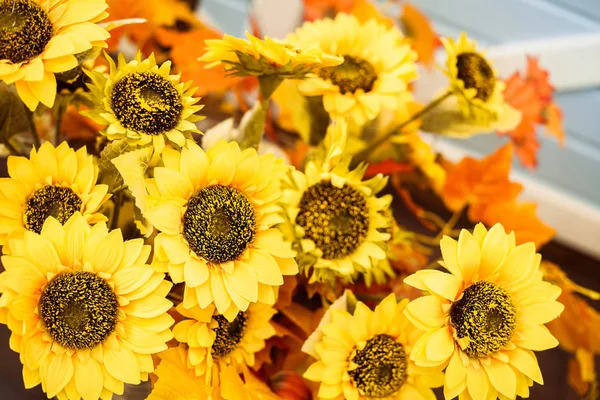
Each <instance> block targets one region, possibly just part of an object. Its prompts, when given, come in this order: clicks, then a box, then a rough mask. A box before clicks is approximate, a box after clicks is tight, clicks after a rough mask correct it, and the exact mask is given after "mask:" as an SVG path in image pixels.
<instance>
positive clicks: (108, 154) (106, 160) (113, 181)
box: [98, 139, 132, 191]
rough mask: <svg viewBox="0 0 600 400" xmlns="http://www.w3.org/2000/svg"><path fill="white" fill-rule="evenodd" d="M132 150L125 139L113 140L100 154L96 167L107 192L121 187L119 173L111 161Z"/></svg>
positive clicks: (121, 180)
mask: <svg viewBox="0 0 600 400" xmlns="http://www.w3.org/2000/svg"><path fill="white" fill-rule="evenodd" d="M131 149H132V147H131V146H129V144H128V143H127V140H126V139H121V140H115V141H114V142H111V143H109V144H108V145H107V146H106V147H105V148H104V150H102V152H101V153H100V160H99V161H98V167H99V168H100V172H101V173H102V179H101V181H102V183H105V184H107V185H108V187H109V191H112V190H113V189H114V188H117V187H119V186H122V185H123V178H122V177H121V174H119V171H118V170H117V168H116V167H115V165H114V164H113V163H112V160H113V159H115V158H117V157H119V156H120V155H121V154H124V153H127V152H128V151H130V150H131Z"/></svg>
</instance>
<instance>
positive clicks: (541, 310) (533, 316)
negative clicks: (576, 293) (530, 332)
mask: <svg viewBox="0 0 600 400" xmlns="http://www.w3.org/2000/svg"><path fill="white" fill-rule="evenodd" d="M564 309H565V306H564V305H562V304H561V303H559V302H557V301H553V300H535V301H532V302H528V303H527V304H523V303H521V304H520V306H519V308H518V309H517V321H519V322H518V323H519V325H521V326H524V327H526V326H530V325H542V324H545V323H547V322H550V321H552V320H553V319H555V318H556V317H558V316H559V315H560V313H562V312H563V310H564Z"/></svg>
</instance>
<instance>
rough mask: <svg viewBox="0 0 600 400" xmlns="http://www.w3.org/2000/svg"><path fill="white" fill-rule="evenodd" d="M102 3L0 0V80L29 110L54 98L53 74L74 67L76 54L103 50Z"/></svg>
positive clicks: (105, 34) (50, 103)
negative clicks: (99, 48) (15, 92)
mask: <svg viewBox="0 0 600 400" xmlns="http://www.w3.org/2000/svg"><path fill="white" fill-rule="evenodd" d="M107 7H108V6H107V4H106V0H89V1H86V2H85V3H82V2H81V1H80V0H50V1H47V0H45V1H42V0H0V80H2V81H4V82H6V83H9V84H10V83H14V84H15V86H16V88H17V92H18V93H19V97H21V99H22V100H23V102H24V103H25V104H26V105H27V107H28V108H29V109H30V110H31V111H33V110H35V109H36V107H37V105H38V104H39V103H40V102H42V103H43V104H45V105H46V106H48V107H52V106H53V104H54V98H55V97H56V78H55V76H54V74H55V73H60V72H65V71H68V70H71V69H73V68H75V67H77V65H78V61H77V58H76V57H75V55H76V54H79V53H82V52H85V51H87V50H89V49H91V48H92V47H93V46H98V47H106V43H105V40H106V39H108V38H109V37H110V35H109V34H108V32H107V31H106V30H105V29H104V28H101V27H100V26H98V25H96V24H95V23H96V22H98V21H101V20H102V19H104V18H106V16H107V15H108V14H107V13H106V12H105V11H104V10H105V9H106V8H107Z"/></svg>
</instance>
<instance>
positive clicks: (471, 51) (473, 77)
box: [441, 32, 518, 123]
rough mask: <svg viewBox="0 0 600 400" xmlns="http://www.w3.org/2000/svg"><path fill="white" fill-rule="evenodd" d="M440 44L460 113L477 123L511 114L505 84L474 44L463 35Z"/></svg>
mask: <svg viewBox="0 0 600 400" xmlns="http://www.w3.org/2000/svg"><path fill="white" fill-rule="evenodd" d="M441 41H442V43H443V45H444V48H445V50H446V55H447V59H446V70H445V71H444V72H445V74H446V75H447V76H448V78H449V79H450V88H449V91H450V92H452V93H453V94H454V95H455V96H456V98H457V101H458V107H459V109H460V111H461V113H462V114H463V115H464V116H465V117H467V118H469V119H472V120H474V121H475V122H480V123H489V122H494V121H497V120H498V119H501V118H502V117H503V115H504V114H505V113H510V111H511V110H512V107H510V106H509V105H508V104H507V103H506V102H505V101H504V96H503V94H502V92H503V91H504V87H505V86H506V85H505V84H504V82H503V81H502V80H500V79H498V76H497V73H496V71H495V70H494V68H493V66H492V64H491V63H490V61H489V60H488V59H487V58H486V57H485V54H484V53H483V52H481V51H478V50H477V42H475V41H472V40H469V39H468V38H467V35H466V33H464V32H463V33H462V34H461V35H460V36H459V38H458V40H457V41H456V42H455V41H454V40H453V39H452V38H442V39H441ZM517 123H518V122H517Z"/></svg>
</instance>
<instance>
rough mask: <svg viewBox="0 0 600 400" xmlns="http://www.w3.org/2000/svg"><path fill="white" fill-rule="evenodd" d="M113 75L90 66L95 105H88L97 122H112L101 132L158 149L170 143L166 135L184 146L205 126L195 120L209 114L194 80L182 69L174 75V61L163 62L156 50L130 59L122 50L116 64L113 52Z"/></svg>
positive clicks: (92, 99) (110, 60) (87, 113)
mask: <svg viewBox="0 0 600 400" xmlns="http://www.w3.org/2000/svg"><path fill="white" fill-rule="evenodd" d="M106 59H107V60H108V63H109V64H110V75H109V76H108V77H107V76H106V75H104V74H102V73H100V72H96V71H90V72H87V71H86V73H87V74H88V76H89V77H90V78H91V80H92V83H90V84H88V87H89V89H90V93H89V94H88V98H89V100H90V101H92V102H93V103H94V104H95V106H94V108H92V109H90V110H86V111H82V114H83V115H85V116H87V117H90V118H91V119H93V120H94V122H96V123H98V124H100V125H103V126H107V127H106V129H104V130H102V131H101V132H100V133H102V134H103V135H105V136H106V137H107V138H108V139H109V140H116V139H126V140H127V141H128V143H129V144H130V145H132V146H144V145H146V144H148V143H152V144H153V146H154V148H155V152H156V153H157V154H159V153H161V152H162V149H164V147H165V137H166V140H168V141H169V142H170V143H171V144H173V145H176V146H178V147H182V146H183V145H185V143H186V140H187V139H191V132H199V130H198V128H196V125H195V124H194V122H196V121H199V120H201V119H202V118H203V117H200V116H198V115H196V114H195V113H196V112H198V111H199V110H201V109H202V107H203V106H201V105H196V103H197V102H198V101H199V100H200V99H199V98H197V97H194V96H193V94H194V92H195V91H196V89H195V88H190V86H191V84H192V82H185V83H184V82H180V76H179V75H170V70H171V62H170V61H166V62H164V63H163V64H162V65H161V66H160V67H159V66H158V65H157V64H156V59H155V58H154V54H151V55H150V57H148V58H147V59H145V60H143V61H142V56H141V53H138V54H137V56H136V58H135V59H134V60H132V61H130V62H129V63H127V62H126V61H125V58H124V57H123V55H122V54H119V60H118V64H117V65H115V63H114V61H113V60H112V59H111V58H110V57H108V56H107V57H106Z"/></svg>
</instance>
